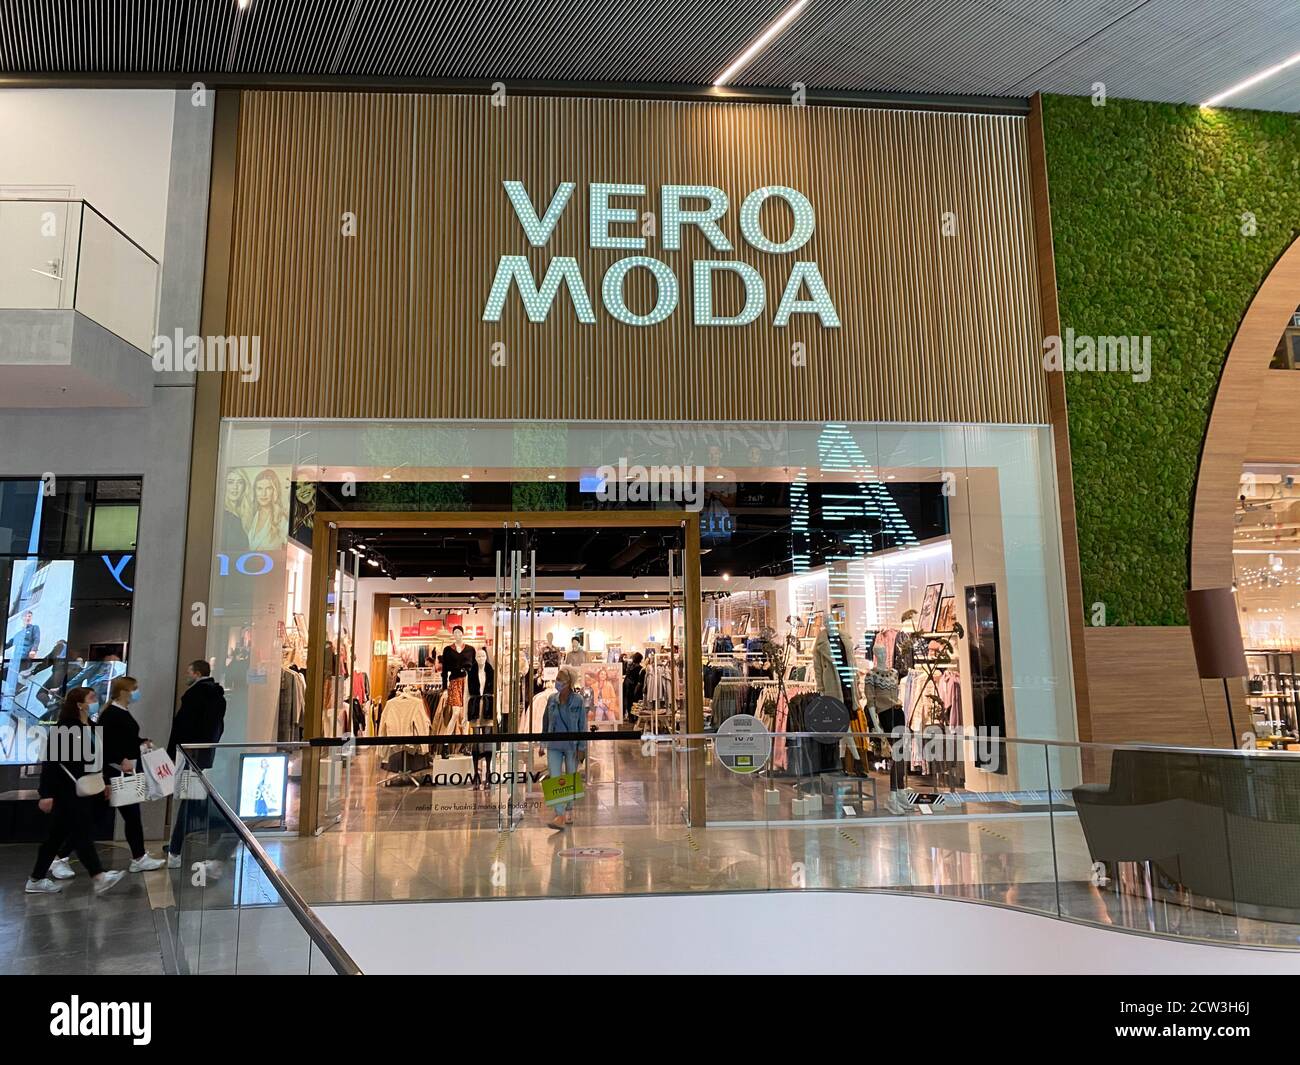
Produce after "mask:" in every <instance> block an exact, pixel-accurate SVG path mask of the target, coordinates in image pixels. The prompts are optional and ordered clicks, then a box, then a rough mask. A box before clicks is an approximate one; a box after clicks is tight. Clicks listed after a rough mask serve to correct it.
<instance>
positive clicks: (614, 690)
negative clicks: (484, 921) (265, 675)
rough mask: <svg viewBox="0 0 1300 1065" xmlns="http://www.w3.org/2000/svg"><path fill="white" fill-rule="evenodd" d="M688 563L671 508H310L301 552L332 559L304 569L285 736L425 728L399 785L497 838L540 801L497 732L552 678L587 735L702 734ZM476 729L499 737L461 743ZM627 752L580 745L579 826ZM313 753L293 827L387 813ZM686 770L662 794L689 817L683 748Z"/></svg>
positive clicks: (608, 789)
mask: <svg viewBox="0 0 1300 1065" xmlns="http://www.w3.org/2000/svg"><path fill="white" fill-rule="evenodd" d="M699 551H700V549H699V522H698V515H696V514H693V513H683V512H682V511H645V512H641V511H630V510H621V511H585V512H539V513H501V514H492V513H481V512H480V513H431V514H415V513H391V514H381V513H343V512H334V513H318V514H317V515H316V519H315V527H314V530H313V545H312V555H313V557H314V558H321V557H324V558H329V559H333V560H336V562H337V563H338V564H337V565H336V566H334V567H318V568H317V567H313V572H312V589H311V591H312V596H311V612H310V619H309V624H308V631H309V636H308V641H309V643H308V654H307V660H308V684H307V688H308V693H307V706H308V712H307V714H306V727H305V729H304V738H306V739H312V738H316V737H331V738H339V737H341V736H343V735H344V734H345V733H347V732H351V733H352V734H353V735H356V736H374V737H377V738H378V737H382V736H384V735H393V732H392V729H393V727H395V726H396V725H397V724H398V723H404V725H403V728H402V729H400V730H399V731H401V732H403V733H406V732H408V731H411V730H415V731H418V732H419V734H420V735H423V734H424V732H425V730H426V729H427V730H428V731H429V732H430V734H432V735H433V737H434V741H433V742H431V743H429V744H421V745H420V746H421V747H422V748H424V751H425V753H426V754H428V755H429V756H430V764H429V765H427V766H424V765H421V766H420V768H419V769H418V770H417V772H418V773H419V775H418V776H416V777H414V778H413V779H412V780H411V781H410V783H413V784H415V785H417V786H418V785H421V784H426V783H431V784H433V786H434V788H435V789H436V788H438V787H441V788H444V789H448V790H446V791H444V792H443V797H444V798H448V797H450V789H462V790H464V791H465V792H466V798H468V799H471V800H472V802H465V803H460V802H457V803H453V804H444V805H443V806H441V807H439V805H438V804H437V803H434V804H433V805H432V806H431V809H434V810H437V809H440V808H441V809H458V810H459V809H472V810H473V811H474V815H475V817H477V820H476V821H475V824H476V825H477V824H478V822H479V821H484V820H486V819H487V818H489V817H495V818H496V819H497V820H498V822H499V825H498V827H500V828H502V829H509V828H514V827H515V826H517V825H518V824H519V823H520V822H521V820H522V819H523V818H525V817H526V816H533V815H536V814H537V813H538V811H539V808H540V807H541V806H542V803H541V787H540V781H541V779H542V777H544V775H545V772H546V769H547V764H546V757H545V755H543V754H542V753H541V752H540V751H539V745H538V744H537V743H536V742H535V741H531V742H530V741H527V740H522V739H519V740H514V739H510V738H509V737H517V736H522V735H531V734H537V733H540V732H541V731H542V726H543V715H544V713H545V707H546V703H547V700H548V699H549V698H550V696H551V695H552V694H553V693H554V688H555V682H556V677H557V673H558V672H559V669H560V667H561V666H567V667H569V668H571V669H572V670H573V671H574V675H575V676H576V677H577V683H576V684H575V690H576V691H577V692H578V694H579V695H580V697H581V699H582V701H583V704H584V706H585V708H586V718H587V722H588V728H589V729H590V730H592V731H594V732H598V733H606V734H615V733H620V734H622V735H623V736H624V737H625V738H626V737H627V736H630V735H639V734H640V733H642V732H670V731H677V732H686V733H694V734H699V733H700V732H701V731H702V730H703V691H702V685H701V684H700V683H695V684H692V683H690V682H689V681H688V680H687V678H696V679H697V680H698V678H699V677H700V676H701V661H700V657H701V656H700V648H701V595H700V567H699ZM345 622H350V625H351V627H350V628H349V631H350V633H351V634H352V637H353V638H352V639H350V641H348V643H347V644H346V645H345V644H344V642H343V641H342V640H341V638H340V636H339V633H340V631H342V629H343V628H347V627H348V626H347V625H346V624H345ZM348 654H350V656H351V661H350V663H344V661H343V659H342V658H341V657H340V656H343V655H348ZM629 671H631V674H632V679H631V680H629V679H628V674H629ZM336 674H337V675H336ZM647 678H649V679H650V681H651V683H649V684H647V683H646V679H647ZM638 682H639V683H638ZM344 690H346V698H345V699H343V705H340V692H341V691H344ZM358 691H360V692H362V693H363V694H365V695H366V696H367V698H366V699H365V700H364V702H363V701H362V700H360V699H359V698H358V697H357V696H356V693H357V692H358ZM390 708H391V712H390ZM417 710H419V711H421V712H419V713H417V712H415V711H417ZM408 718H409V720H408ZM488 734H497V735H499V736H500V737H501V739H500V740H496V741H493V742H492V743H490V744H489V743H487V742H481V741H476V738H477V737H480V736H481V737H484V739H485V738H486V736H487V735H488ZM634 746H635V745H634V744H626V743H618V742H614V741H610V742H604V741H594V742H592V743H589V744H588V750H589V754H588V763H587V773H586V775H587V777H588V778H589V792H588V794H589V795H591V796H592V799H591V801H589V802H587V803H586V804H584V808H583V810H582V811H581V816H583V817H588V818H589V817H599V816H600V811H601V810H602V809H605V808H606V807H609V808H610V809H611V810H612V808H613V806H615V805H617V802H618V801H619V796H620V795H626V794H628V793H629V789H626V788H624V789H620V788H619V787H618V784H619V780H620V765H621V763H622V762H623V761H627V760H628V759H629V758H630V756H631V754H632V748H633V747H634ZM619 748H624V749H625V750H626V755H627V757H625V758H624V759H620V757H619V755H618V749H619ZM316 750H318V751H319V752H320V753H319V755H318V756H317V757H314V758H312V759H310V760H305V761H310V766H309V765H306V764H305V765H304V779H303V785H304V786H303V802H304V809H303V815H304V816H303V818H302V825H303V828H304V831H313V830H314V831H320V830H322V829H326V828H330V827H332V826H334V825H338V824H346V823H349V821H350V819H351V817H352V816H353V815H354V814H356V813H358V812H359V811H358V810H357V809H355V807H356V806H357V805H358V804H359V803H360V804H363V805H364V804H365V803H367V802H371V801H372V800H373V801H378V802H380V804H381V805H382V803H383V802H384V801H389V802H390V803H391V795H390V794H388V793H382V794H380V798H379V799H376V796H375V795H374V794H371V792H373V790H374V788H373V785H374V782H373V781H371V782H369V783H368V784H367V785H366V786H365V787H358V786H357V780H356V779H355V774H352V773H351V769H352V764H351V763H349V762H348V761H347V760H346V758H345V757H344V755H343V754H342V752H341V751H340V749H339V748H338V747H337V746H326V747H321V748H317V749H316ZM367 753H370V752H367ZM694 758H695V755H694V754H693V753H689V752H688V754H687V755H686V757H685V758H684V759H683V763H684V768H685V770H686V772H685V773H683V774H682V776H681V785H682V786H681V788H680V795H679V796H677V797H676V798H675V799H673V801H674V802H676V803H677V804H678V805H680V810H681V816H682V817H683V819H685V820H687V821H688V822H690V823H692V824H700V823H702V822H703V818H704V793H703V787H702V785H697V786H694V787H692V786H691V782H692V780H695V781H697V782H698V780H699V779H700V778H702V774H703V764H702V752H701V753H700V757H699V761H700V763H701V764H700V765H698V766H694V765H693V761H692V760H693V759H694ZM633 760H635V759H633ZM363 761H364V760H363V759H358V761H357V764H361V763H362V762H363ZM416 764H417V765H418V764H419V763H416ZM398 768H401V767H398ZM443 770H446V772H443ZM312 776H315V778H316V779H315V780H312V779H310V778H311V777H312ZM383 783H384V784H386V785H387V784H392V783H394V781H393V780H392V778H391V777H386V778H384V781H383ZM396 783H398V784H406V783H408V781H406V780H399V781H396ZM367 789H369V790H367ZM430 790H432V789H430ZM376 794H379V793H376ZM413 794H420V795H421V798H423V795H424V794H427V793H418V792H417V793H413ZM667 798H668V797H667V796H664V795H656V796H655V801H656V802H664V801H666V800H667ZM405 805H406V806H407V807H417V808H418V807H419V803H418V802H417V801H415V800H412V801H410V802H407V803H406V804H405ZM534 819H536V817H535V816H534ZM452 820H453V819H452V818H450V817H448V818H444V819H443V821H444V822H446V823H447V824H449V825H450V824H451V822H452ZM480 827H485V826H480Z"/></svg>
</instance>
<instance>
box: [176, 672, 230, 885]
mask: <svg viewBox="0 0 1300 1065" xmlns="http://www.w3.org/2000/svg"><path fill="white" fill-rule="evenodd" d="M185 676H186V680H187V682H188V684H189V687H188V688H186V689H185V693H184V694H183V695H182V696H181V705H180V709H178V710H177V711H176V716H175V717H174V718H172V731H171V735H170V736H168V737H167V753H168V754H169V755H171V759H172V761H173V762H175V761H176V754H177V748H178V747H179V746H180V745H182V744H185V745H191V744H200V743H216V742H217V741H219V740H220V739H221V734H222V733H223V732H225V730H226V693H225V691H224V690H223V689H222V687H221V685H220V684H218V683H217V682H216V681H215V680H213V679H212V667H211V666H210V665H209V664H208V663H207V662H206V661H204V660H203V659H202V658H196V659H195V660H194V661H193V662H191V663H190V664H189V665H188V666H187V667H186V670H185ZM215 757H216V751H213V750H211V749H209V750H190V752H189V758H190V761H191V763H192V764H193V765H194V767H195V768H198V769H211V768H212V763H213V759H214V758H215ZM192 805H196V806H197V805H202V804H200V803H194V804H192ZM186 820H187V818H186V810H185V808H184V807H182V806H180V805H177V806H176V808H175V815H174V821H175V824H174V825H173V826H172V838H171V842H170V843H169V844H168V845H167V867H168V868H169V869H175V868H177V867H179V866H180V864H181V844H182V842H183V840H184V838H185V822H186Z"/></svg>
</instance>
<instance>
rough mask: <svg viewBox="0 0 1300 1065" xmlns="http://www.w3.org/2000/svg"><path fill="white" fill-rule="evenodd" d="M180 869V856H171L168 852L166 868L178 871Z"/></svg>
mask: <svg viewBox="0 0 1300 1065" xmlns="http://www.w3.org/2000/svg"><path fill="white" fill-rule="evenodd" d="M180 867H181V856H180V855H179V854H172V853H171V852H170V851H168V852H167V868H168V869H179V868H180Z"/></svg>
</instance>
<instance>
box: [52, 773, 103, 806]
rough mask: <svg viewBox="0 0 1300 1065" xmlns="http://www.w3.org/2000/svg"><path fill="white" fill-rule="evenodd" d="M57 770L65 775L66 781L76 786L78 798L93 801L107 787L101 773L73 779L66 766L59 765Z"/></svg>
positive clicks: (87, 774)
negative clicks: (66, 775)
mask: <svg viewBox="0 0 1300 1065" xmlns="http://www.w3.org/2000/svg"><path fill="white" fill-rule="evenodd" d="M59 768H60V769H62V770H63V771H64V772H65V773H67V774H68V779H69V780H71V781H72V782H73V784H75V785H76V787H77V797H78V798H81V799H93V798H94V797H95V796H96V795H103V794H104V788H105V787H106V786H107V785H105V783H104V774H103V773H86V774H84V775H82V776H79V777H74V776H73V775H72V773H71V771H70V770H69V769H68V767H67V766H66V765H60V766H59Z"/></svg>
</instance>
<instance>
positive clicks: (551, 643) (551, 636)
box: [542, 632, 560, 666]
mask: <svg viewBox="0 0 1300 1065" xmlns="http://www.w3.org/2000/svg"><path fill="white" fill-rule="evenodd" d="M559 664H560V649H559V648H558V647H556V646H555V633H553V632H548V633H547V634H546V643H545V644H544V645H543V646H542V665H543V666H558V665H559Z"/></svg>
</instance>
